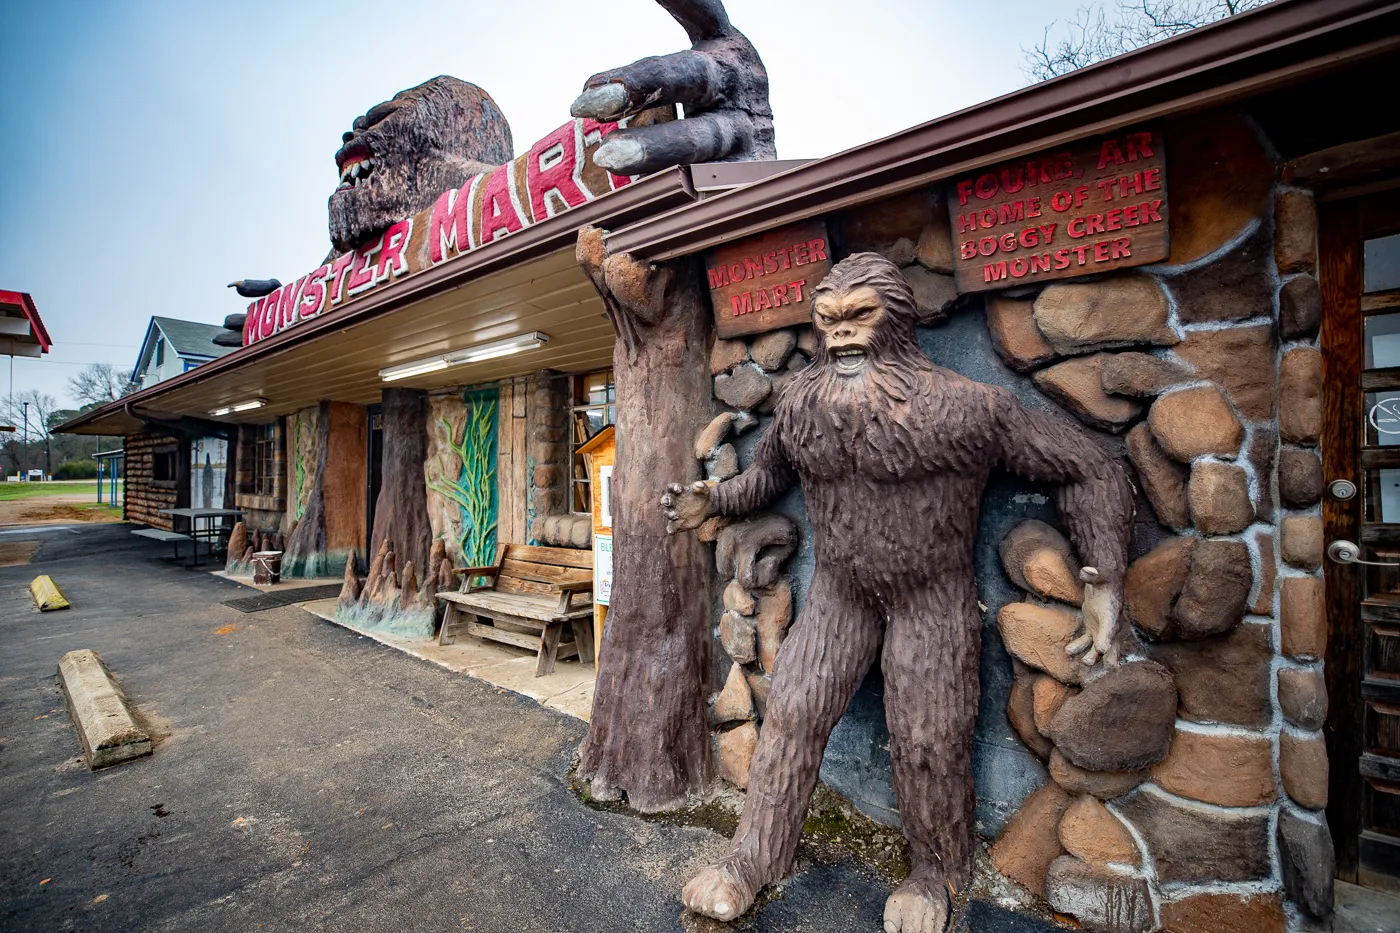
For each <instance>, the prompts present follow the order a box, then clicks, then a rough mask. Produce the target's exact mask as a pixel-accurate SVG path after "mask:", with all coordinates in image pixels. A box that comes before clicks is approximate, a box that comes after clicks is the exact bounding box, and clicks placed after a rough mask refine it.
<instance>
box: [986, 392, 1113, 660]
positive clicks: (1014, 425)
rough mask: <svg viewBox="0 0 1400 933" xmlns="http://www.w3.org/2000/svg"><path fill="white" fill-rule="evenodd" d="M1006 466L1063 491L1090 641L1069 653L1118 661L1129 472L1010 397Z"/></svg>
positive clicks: (1002, 430) (1001, 401)
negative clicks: (1078, 562) (1081, 566)
mask: <svg viewBox="0 0 1400 933" xmlns="http://www.w3.org/2000/svg"><path fill="white" fill-rule="evenodd" d="M993 406H994V408H995V411H996V423H997V429H998V434H999V436H1000V439H1001V462H1002V464H1003V465H1004V466H1005V467H1006V468H1007V469H1009V470H1011V471H1012V472H1014V473H1017V474H1019V475H1021V476H1024V477H1026V478H1027V479H1032V480H1036V481H1038V482H1045V483H1055V484H1056V485H1058V486H1059V489H1058V491H1057V494H1056V497H1055V498H1056V502H1057V504H1058V505H1059V507H1060V516H1061V517H1062V518H1063V519H1064V522H1065V525H1066V526H1067V527H1068V529H1069V534H1070V537H1071V538H1072V539H1073V541H1074V545H1075V547H1076V548H1077V549H1078V551H1079V557H1080V559H1081V561H1082V562H1083V564H1084V570H1083V572H1082V573H1081V577H1082V579H1083V580H1084V583H1085V589H1084V627H1085V633H1084V635H1083V636H1082V637H1081V638H1079V639H1076V640H1075V641H1074V642H1073V643H1071V644H1070V646H1069V648H1068V649H1067V650H1068V651H1069V652H1070V653H1071V654H1079V653H1080V652H1085V654H1084V659H1083V660H1084V663H1086V664H1093V663H1094V662H1095V661H1097V660H1098V658H1099V656H1100V655H1106V656H1107V662H1108V663H1110V664H1112V663H1116V661H1117V650H1116V647H1115V645H1114V633H1115V631H1116V629H1117V625H1118V613H1119V609H1120V607H1121V605H1122V592H1123V574H1124V571H1125V570H1126V568H1127V563H1128V538H1129V535H1130V534H1131V533H1132V520H1133V494H1132V488H1131V487H1130V486H1129V485H1128V481H1127V479H1126V478H1125V477H1124V476H1123V471H1122V470H1121V469H1120V468H1119V467H1118V465H1117V464H1116V463H1114V462H1113V461H1112V460H1111V459H1109V457H1108V456H1107V455H1106V454H1105V453H1104V452H1103V451H1102V450H1101V449H1099V447H1098V445H1096V444H1095V443H1094V442H1093V441H1092V440H1090V439H1089V438H1088V437H1086V436H1085V435H1084V433H1083V432H1081V431H1079V430H1077V429H1075V428H1074V427H1073V426H1072V425H1070V424H1069V423H1068V422H1066V421H1064V420H1063V419H1061V418H1058V417H1055V416H1053V415H1046V414H1040V413H1037V412H1031V411H1027V410H1026V409H1025V408H1023V407H1022V406H1021V405H1020V403H1019V402H1017V401H1016V400H1015V399H1014V398H1012V397H1011V395H1010V393H1008V392H1005V391H997V392H996V393H995V395H994V396H993Z"/></svg>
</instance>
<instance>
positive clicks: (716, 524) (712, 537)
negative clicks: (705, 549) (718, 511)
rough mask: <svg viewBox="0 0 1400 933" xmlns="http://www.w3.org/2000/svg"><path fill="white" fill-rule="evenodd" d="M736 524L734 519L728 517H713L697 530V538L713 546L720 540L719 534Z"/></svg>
mask: <svg viewBox="0 0 1400 933" xmlns="http://www.w3.org/2000/svg"><path fill="white" fill-rule="evenodd" d="M733 523H734V519H732V518H730V517H729V516H727V515H711V516H710V517H709V518H707V519H705V521H703V522H702V523H701V524H700V527H699V528H697V529H695V537H697V538H699V539H700V540H701V541H704V542H705V543H707V544H712V543H714V542H715V541H716V540H718V539H719V533H720V532H721V531H723V530H724V529H726V528H728V527H729V526H730V525H732V524H733Z"/></svg>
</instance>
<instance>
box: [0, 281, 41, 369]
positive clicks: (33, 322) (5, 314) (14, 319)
mask: <svg viewBox="0 0 1400 933" xmlns="http://www.w3.org/2000/svg"><path fill="white" fill-rule="evenodd" d="M51 346H53V341H52V340H50V339H49V332H48V331H47V330H46V329H45V328H44V322H43V321H42V320H41V319H40V318H39V309H38V308H36V307H35V306H34V299H33V298H32V297H31V296H30V294H29V293H28V292H10V291H4V290H0V356H31V357H37V356H42V355H43V354H45V353H48V352H49V347H51Z"/></svg>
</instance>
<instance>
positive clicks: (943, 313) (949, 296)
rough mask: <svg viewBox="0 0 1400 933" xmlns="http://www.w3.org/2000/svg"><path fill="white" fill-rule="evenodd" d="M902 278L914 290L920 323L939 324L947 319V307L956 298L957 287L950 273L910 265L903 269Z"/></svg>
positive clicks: (950, 305)
mask: <svg viewBox="0 0 1400 933" xmlns="http://www.w3.org/2000/svg"><path fill="white" fill-rule="evenodd" d="M904 279H905V281H906V282H908V283H909V287H910V288H912V289H913V290H914V305H915V307H916V309H917V310H918V315H919V323H920V324H941V323H943V322H944V321H946V320H947V319H948V309H949V308H951V307H952V306H953V302H954V301H956V300H957V298H958V288H957V286H956V285H954V284H953V277H952V276H951V275H943V274H942V273H939V272H930V271H928V270H927V269H925V268H924V267H923V266H911V267H910V268H908V269H905V270H904Z"/></svg>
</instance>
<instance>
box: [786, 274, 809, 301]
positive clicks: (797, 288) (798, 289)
mask: <svg viewBox="0 0 1400 933" xmlns="http://www.w3.org/2000/svg"><path fill="white" fill-rule="evenodd" d="M806 284H807V280H806V279H798V280H797V281H796V282H789V283H788V289H790V290H791V291H792V292H794V293H795V294H794V295H793V298H792V300H793V301H801V300H802V286H804V285H806Z"/></svg>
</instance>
